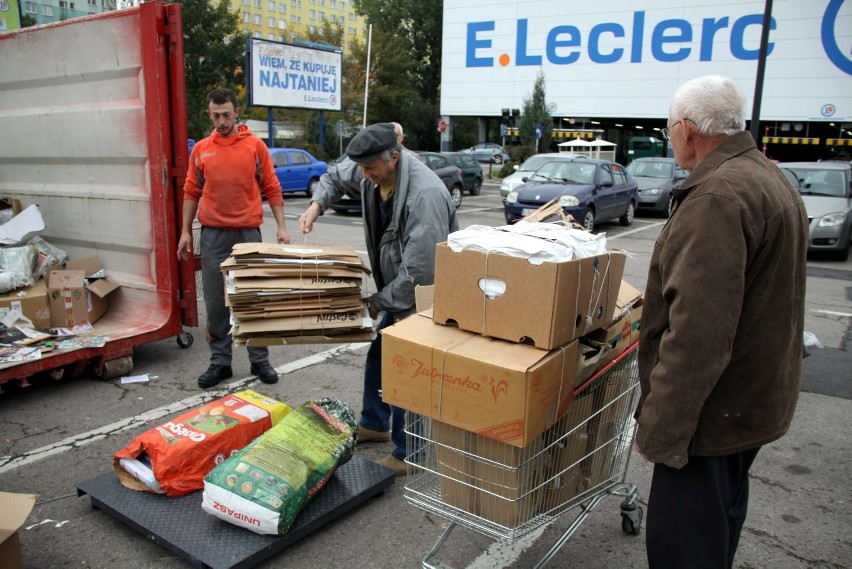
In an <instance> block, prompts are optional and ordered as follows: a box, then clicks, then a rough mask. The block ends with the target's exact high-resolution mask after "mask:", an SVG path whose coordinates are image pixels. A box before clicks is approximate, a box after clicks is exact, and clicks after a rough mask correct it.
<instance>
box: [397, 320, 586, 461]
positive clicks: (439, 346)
mask: <svg viewBox="0 0 852 569" xmlns="http://www.w3.org/2000/svg"><path fill="white" fill-rule="evenodd" d="M382 335H383V337H382V399H383V400H384V402H385V403H388V404H391V405H395V406H397V407H401V408H403V409H408V410H410V411H413V412H415V413H418V414H420V415H424V416H427V417H431V418H433V419H437V420H439V421H442V422H445V423H448V424H450V425H454V426H456V427H461V428H463V429H466V430H468V431H472V432H474V433H477V434H480V435H484V436H486V437H489V438H492V439H495V440H499V441H502V442H506V443H509V444H511V445H514V446H519V447H523V446H526V445H528V444H530V443H531V442H532V440H533V439H535V438H536V437H537V436H538V435H540V434H541V433H542V432H544V431H545V429H547V427H549V426H550V425H551V424H553V422H554V421H555V420H556V413H557V409H559V408H560V407H562V406H567V405H569V404H570V400H571V397H572V393H573V389H574V376H575V374H576V371H577V343H576V342H571V343H569V344H568V345H566V346H563V347H562V348H557V349H555V350H551V351H543V350H539V349H537V348H535V347H533V346H527V345H524V344H514V343H511V342H505V341H502V340H496V339H494V338H488V337H485V336H480V335H478V334H473V333H471V332H466V331H463V330H459V329H458V328H455V327H452V326H441V325H439V324H436V323H434V322H433V321H432V320H430V319H429V318H426V317H425V316H423V315H421V314H414V315H412V316H410V317H408V318H406V319H404V320H402V321H400V322H398V323H396V324H395V325H393V326H390V327H388V328H385V329H384V330H383V331H382Z"/></svg>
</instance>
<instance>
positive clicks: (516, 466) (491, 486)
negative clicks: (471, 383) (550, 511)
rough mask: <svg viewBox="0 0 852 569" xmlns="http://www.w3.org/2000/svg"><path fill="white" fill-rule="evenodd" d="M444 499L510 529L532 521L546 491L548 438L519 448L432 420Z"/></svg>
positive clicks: (451, 504) (539, 439)
mask: <svg viewBox="0 0 852 569" xmlns="http://www.w3.org/2000/svg"><path fill="white" fill-rule="evenodd" d="M432 428H433V432H432V436H433V440H434V441H435V444H436V449H437V450H436V452H437V458H438V474H439V477H440V482H439V485H440V489H441V499H442V501H444V502H445V503H446V504H448V505H450V506H454V507H456V508H459V509H460V510H463V511H466V512H469V513H472V514H474V515H477V516H479V517H481V518H484V519H486V520H489V521H491V522H494V523H496V524H498V525H500V526H503V527H506V528H516V527H519V526H522V525H523V524H525V523H526V522H528V521H529V520H530V519H531V518H532V517H533V516H534V515H535V514H536V513H537V512H538V507H539V504H540V502H541V495H542V486H541V484H542V476H543V472H544V463H545V454H544V448H543V447H544V438H543V437H541V436H539V437H536V439H535V440H534V441H533V442H532V444H530V445H528V446H526V447H523V448H519V447H516V446H512V445H509V444H506V443H502V442H499V441H495V440H494V439H491V438H488V437H484V436H482V435H477V434H475V433H471V432H470V431H466V430H464V429H460V428H458V427H454V426H452V425H448V424H446V423H442V422H440V421H432Z"/></svg>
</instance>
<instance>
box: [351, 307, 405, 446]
mask: <svg viewBox="0 0 852 569" xmlns="http://www.w3.org/2000/svg"><path fill="white" fill-rule="evenodd" d="M393 323H394V318H393V314H391V313H390V312H385V313H384V314H383V315H382V319H381V320H380V321H379V325H378V326H377V327H376V339H375V340H373V342H372V343H371V344H370V349H369V350H367V362H366V364H365V365H364V399H363V402H362V407H361V420H360V423H361V425H363V426H364V427H366V428H368V429H371V430H373V431H382V432H387V430H388V429H390V431H391V441H393V452H392V453H391V454H393V455H394V456H395V457H396V458H398V459H399V460H405V409H400V408H399V407H392V406H391V405H388V404H387V403H385V402H384V401H382V334H381V331H382V330H383V329H385V328H387V327H388V326H390V325H392V324H393Z"/></svg>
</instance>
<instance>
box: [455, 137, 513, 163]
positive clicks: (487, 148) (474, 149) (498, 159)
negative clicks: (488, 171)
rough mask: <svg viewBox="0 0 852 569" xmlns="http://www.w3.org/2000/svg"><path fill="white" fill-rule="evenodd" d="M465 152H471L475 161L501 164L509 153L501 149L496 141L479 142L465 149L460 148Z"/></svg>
mask: <svg viewBox="0 0 852 569" xmlns="http://www.w3.org/2000/svg"><path fill="white" fill-rule="evenodd" d="M461 152H464V153H465V154H468V153H469V154H473V158H474V159H475V160H476V161H477V162H493V163H494V164H502V163H503V162H506V161H507V160H509V155H508V154H507V153H506V151H505V150H503V147H502V146H500V145H499V144H497V143H496V142H480V143H479V144H477V145H476V146H471V147H470V148H468V149H467V150H462V151H461Z"/></svg>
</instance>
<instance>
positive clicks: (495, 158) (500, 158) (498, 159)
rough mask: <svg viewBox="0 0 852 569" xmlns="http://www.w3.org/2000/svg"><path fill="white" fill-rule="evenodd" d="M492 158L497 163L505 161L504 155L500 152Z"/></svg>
mask: <svg viewBox="0 0 852 569" xmlns="http://www.w3.org/2000/svg"><path fill="white" fill-rule="evenodd" d="M491 160H492V161H493V162H494V163H495V164H502V163H503V156H502V155H500V154H495V155H494V157H493V158H492V159H491Z"/></svg>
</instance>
